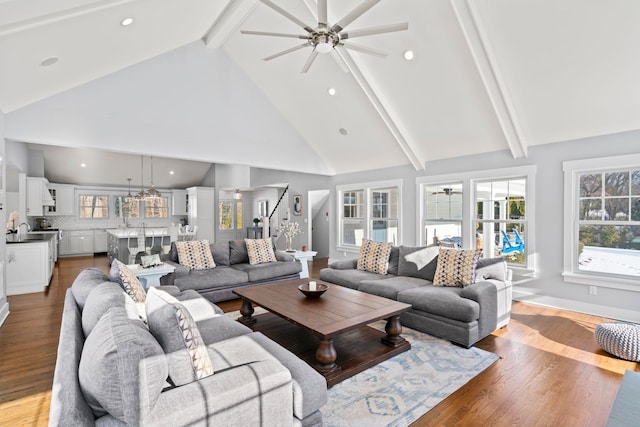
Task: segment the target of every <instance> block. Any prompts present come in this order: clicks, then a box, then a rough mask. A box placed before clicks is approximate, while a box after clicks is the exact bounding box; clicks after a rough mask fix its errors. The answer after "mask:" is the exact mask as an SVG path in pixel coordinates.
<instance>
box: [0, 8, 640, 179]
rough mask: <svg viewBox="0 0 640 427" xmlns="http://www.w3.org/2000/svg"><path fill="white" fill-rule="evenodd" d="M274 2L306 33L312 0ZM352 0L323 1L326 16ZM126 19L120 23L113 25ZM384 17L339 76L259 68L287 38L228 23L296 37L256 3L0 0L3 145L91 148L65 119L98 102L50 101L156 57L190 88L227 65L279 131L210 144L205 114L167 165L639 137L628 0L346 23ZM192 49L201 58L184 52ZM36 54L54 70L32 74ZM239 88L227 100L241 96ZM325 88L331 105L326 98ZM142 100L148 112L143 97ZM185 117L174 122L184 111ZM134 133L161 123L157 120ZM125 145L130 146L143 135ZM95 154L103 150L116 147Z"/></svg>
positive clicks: (402, 12)
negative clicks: (397, 27)
mask: <svg viewBox="0 0 640 427" xmlns="http://www.w3.org/2000/svg"><path fill="white" fill-rule="evenodd" d="M273 1H274V2H275V3H277V4H278V5H279V6H281V7H282V8H284V9H286V10H287V11H289V12H290V13H292V14H294V15H295V16H297V17H298V18H300V19H301V20H303V21H304V22H308V23H310V24H311V26H313V27H315V22H316V18H315V16H314V15H315V8H316V5H315V1H314V0H273ZM361 2H362V0H340V1H338V0H329V1H328V5H329V13H328V17H329V24H332V23H335V22H336V20H337V19H339V18H341V17H342V16H344V15H345V14H346V13H347V12H349V11H350V10H352V9H353V8H354V7H356V6H357V5H359V4H360V3H361ZM52 3H53V4H52ZM128 16H130V17H133V18H134V19H135V22H134V23H133V24H132V25H130V26H128V27H122V26H120V25H119V23H120V21H121V20H122V19H123V18H125V17H128ZM397 22H408V23H409V30H408V31H404V32H396V33H388V34H382V35H375V36H367V37H362V38H359V39H357V43H359V44H361V45H365V46H369V47H375V48H376V49H379V50H382V51H384V52H387V53H388V54H389V56H388V57H387V58H385V59H381V58H377V57H373V56H369V55H365V54H361V53H357V52H355V53H353V52H352V53H351V54H350V55H347V56H346V57H345V60H346V62H347V64H348V66H349V68H350V69H351V72H349V73H344V72H342V71H341V70H340V68H339V67H338V66H337V64H336V63H335V62H334V61H333V60H332V58H331V57H330V56H328V55H319V57H318V58H317V60H316V61H315V63H314V64H313V66H312V67H311V69H310V71H309V73H307V74H301V73H300V69H301V68H302V66H303V64H304V63H305V61H306V60H307V57H308V55H309V53H310V51H309V49H310V48H305V49H303V50H298V51H296V52H294V53H291V54H288V55H285V56H283V57H280V58H277V59H274V60H272V61H269V62H265V61H263V60H261V58H264V57H266V56H269V55H271V54H273V53H276V52H278V51H281V50H284V49H287V48H289V47H293V46H295V45H297V44H300V43H301V40H295V39H288V38H275V37H260V36H251V35H242V34H240V31H239V30H240V29H248V30H261V31H273V32H283V33H300V34H303V33H304V32H303V31H302V30H301V29H299V28H297V27H296V25H295V24H294V23H293V22H291V21H289V20H287V19H286V18H284V17H283V16H281V15H279V14H278V13H276V12H275V11H274V10H272V9H270V8H269V7H267V6H265V5H264V4H262V3H260V2H259V1H257V0H228V1H205V0H190V1H187V2H175V1H170V0H153V1H152V0H146V1H145V0H128V1H127V0H119V1H116V0H103V1H97V0H94V1H90V0H58V1H56V2H51V1H46V0H0V65H1V66H0V110H2V111H3V112H4V113H6V128H7V135H6V136H7V137H8V138H13V139H17V140H25V141H28V142H36V143H53V144H54V145H69V146H86V145H91V143H90V142H87V141H84V142H83V141H82V136H84V137H85V139H86V140H88V139H93V140H94V141H98V140H99V137H98V136H96V135H99V134H103V133H104V132H103V129H100V131H98V126H96V125H95V123H94V121H89V120H86V121H85V120H83V116H82V114H80V112H82V111H85V110H88V111H91V109H92V105H94V104H97V103H99V102H100V98H99V97H98V99H96V96H89V95H87V94H91V93H95V92H91V91H90V90H86V89H85V90H84V93H85V95H84V98H82V97H80V98H78V97H74V98H73V99H74V103H75V104H74V105H71V106H70V105H69V103H68V102H67V103H62V102H61V101H57V100H58V99H63V98H60V97H62V96H64V94H65V93H71V92H72V91H73V89H74V88H79V89H82V88H83V87H84V88H86V87H88V86H87V84H88V85H94V86H92V87H98V86H97V85H100V82H102V84H103V89H102V90H103V92H102V93H104V90H105V89H104V87H107V88H112V89H111V90H113V91H114V92H116V93H117V90H118V89H119V88H120V87H125V86H118V84H115V83H113V82H114V80H113V79H112V80H105V79H107V77H105V76H108V75H112V74H111V73H116V75H120V74H122V73H129V74H122V75H123V76H125V75H126V76H127V78H128V79H129V80H131V82H137V84H138V85H142V81H141V79H144V76H146V75H150V74H151V72H150V71H149V70H150V68H149V67H162V66H163V64H162V61H163V60H164V61H165V62H167V61H172V62H176V61H177V62H179V63H180V66H181V67H183V68H184V69H183V70H181V71H180V72H181V73H183V74H184V75H186V76H189V79H191V80H193V82H195V83H194V84H193V85H191V86H188V87H189V90H190V91H192V92H193V87H194V86H195V87H203V88H206V87H207V85H208V84H210V83H209V82H208V81H207V80H206V79H211V80H216V79H219V77H220V76H221V75H223V73H225V72H227V73H228V72H233V73H236V74H237V73H244V75H245V76H246V77H247V78H248V81H250V82H252V84H253V85H255V87H256V88H257V89H258V91H259V92H260V93H261V94H263V96H266V99H267V100H268V102H269V103H270V105H271V107H269V108H273V109H274V110H275V111H277V113H278V114H280V115H281V116H282V118H283V123H286V126H289V127H290V128H291V131H283V130H282V129H283V127H282V125H281V124H280V123H279V122H278V120H277V119H276V118H274V119H273V120H272V121H275V122H278V125H277V126H274V128H273V129H270V128H269V127H261V128H260V131H259V132H256V133H255V134H251V135H250V137H249V136H247V134H246V133H247V132H249V127H250V126H247V125H246V124H244V123H239V124H238V123H236V125H237V126H236V127H237V128H238V129H234V132H227V133H226V134H225V138H212V133H211V132H212V131H211V129H209V126H210V125H211V123H210V122H207V121H206V120H203V119H199V120H192V121H191V122H189V124H188V125H189V127H190V129H189V132H191V133H190V135H189V136H190V138H189V141H190V143H192V144H194V145H193V146H189V147H190V149H189V150H186V151H184V150H183V151H182V153H181V155H180V156H178V157H181V158H184V159H192V160H203V161H209V162H216V161H218V159H219V158H222V159H223V162H226V163H233V162H236V163H243V164H247V165H251V166H259V167H268V168H280V169H288V170H297V171H307V172H312V173H321V174H336V173H346V172H352V171H358V170H367V169H374V168H381V167H388V166H398V165H405V164H411V165H413V166H414V167H415V168H416V169H421V168H423V167H424V164H425V162H426V161H431V160H437V159H443V158H451V157H456V156H460V155H468V154H475V153H481V152H490V151H496V150H510V152H511V153H512V155H513V156H514V157H522V156H526V153H527V150H528V148H529V147H530V146H534V145H539V144H547V143H554V142H560V141H564V140H568V139H575V138H582V137H589V136H595V135H603V134H610V133H617V132H622V131H628V130H633V129H640V78H639V77H638V76H640V55H639V54H638V52H640V26H639V25H638V23H639V22H640V2H638V1H637V0H616V1H615V2H606V1H601V0H561V1H557V0H555V1H554V0H520V1H513V0H474V1H470V0H430V1H424V0H383V1H381V2H380V3H379V4H377V5H375V6H374V7H373V8H372V9H370V10H369V11H368V12H366V13H365V14H364V15H362V17H360V18H359V19H357V20H356V21H354V22H353V23H352V24H350V25H349V26H347V30H353V29H359V28H366V27H371V26H377V25H384V24H391V23H397ZM198 40H202V42H201V46H202V48H195V47H194V45H193V42H197V41H198ZM205 46H206V47H205ZM406 49H412V50H414V51H415V59H414V60H413V61H412V62H407V61H405V60H404V59H403V58H402V52H403V51H404V50H406ZM218 50H221V51H222V52H224V55H226V56H228V58H230V59H231V61H232V62H233V64H232V65H228V64H226V63H224V61H222V62H220V61H218V62H215V61H214V63H211V62H208V63H207V64H210V66H211V67H212V68H211V69H208V73H204V72H199V73H198V72H197V70H196V69H195V68H196V67H199V66H201V65H202V63H203V61H201V60H200V58H204V57H207V58H208V57H211V56H212V55H210V54H208V53H207V51H209V52H216V51H218ZM158 55H160V56H158ZM52 56H55V57H59V58H60V60H59V61H58V62H57V63H56V64H54V65H52V66H49V67H42V66H41V65H40V63H41V62H42V61H43V60H45V59H46V58H49V57H52ZM213 56H214V57H216V58H218V59H219V58H220V56H221V54H220V53H216V54H215V55H213ZM152 58H155V59H153V60H152ZM136 64H139V65H136ZM216 64H223V65H216ZM225 64H226V65H225ZM127 67H128V68H127ZM216 67H217V68H216ZM119 70H123V71H120V72H119V73H117V72H118V71H119ZM132 70H138V73H133V72H132ZM185 70H187V71H185ZM189 70H190V72H188V71H189ZM143 71H144V73H142V72H143ZM200 71H202V70H200ZM141 73H142V77H141V75H140V74H141ZM133 76H135V77H133ZM136 78H137V80H135V79H136ZM87 82H91V83H87ZM105 82H107V83H108V85H107V84H105ZM243 85H244V86H242V88H243V89H242V91H245V92H246V91H249V89H246V87H247V86H246V85H245V84H244V83H243ZM329 87H334V88H335V89H336V90H337V95H336V96H333V97H331V96H329V95H328V94H327V89H328V88H329ZM163 89H164V88H162V87H157V88H156V91H155V92H162V91H163ZM237 89H238V87H233V91H232V92H233V93H235V92H237V91H238V90H237ZM245 89H246V90H245ZM144 93H145V94H147V95H146V96H148V99H149V106H150V107H151V106H153V105H152V104H154V103H156V102H157V101H156V100H155V99H154V98H153V95H149V94H150V93H151V91H147V92H144ZM57 94H60V95H57ZM54 95H55V96H54ZM197 95H198V94H196V93H191V94H190V96H192V97H196V96H197ZM114 96H115V95H114ZM139 96H143V95H141V94H140V95H139ZM46 98H49V100H48V104H47V101H44V100H45V99H46ZM184 99H189V97H188V96H186V97H185V98H184ZM138 101H139V99H138ZM183 101H184V100H183ZM122 102H123V103H127V102H128V101H127V100H123V101H122ZM229 102H232V101H229ZM38 105H40V106H43V105H46V107H47V110H46V113H45V112H44V111H45V110H44V109H42V108H41V109H40V110H39V111H38V113H39V114H36V113H35V111H36V109H35V107H37V106H38ZM136 105H137V104H136ZM63 107H64V108H63ZM260 108H261V109H262V110H263V111H267V107H265V106H261V107H260ZM96 111H97V110H96ZM181 111H182V109H178V110H177V111H176V113H175V114H176V115H179V114H181ZM54 113H55V117H61V116H62V115H63V114H66V115H67V116H72V117H75V120H73V119H69V120H68V124H67V128H66V129H64V130H63V131H62V132H60V133H59V134H56V135H55V136H53V135H50V134H49V132H48V130H49V128H47V127H46V123H44V122H46V118H47V117H53V115H54ZM234 113H235V110H234ZM100 114H101V117H103V118H104V117H107V116H108V115H113V114H115V113H114V112H107V111H102V110H101V111H100ZM189 114H191V113H189ZM240 114H241V113H240ZM253 114H257V113H256V112H253ZM268 114H272V112H270V111H269V112H268ZM95 115H97V113H96V114H95ZM128 115H129V116H130V115H131V114H130V113H129V112H128ZM236 115H237V114H236ZM185 117H186V118H183V119H182V120H183V122H185V123H187V122H188V119H189V118H190V117H191V116H190V115H186V116H185ZM110 118H113V116H112V117H110ZM128 118H129V117H127V118H126V119H128ZM149 120H151V119H149ZM228 120H229V118H226V120H225V121H228ZM114 121H115V120H114ZM129 122H130V121H129V120H125V119H124V118H118V121H115V123H116V124H118V123H119V124H120V125H121V126H124V125H125V124H126V125H127V126H128V125H129ZM65 123H67V122H65ZM18 124H19V125H18ZM147 124H148V127H149V128H155V129H162V126H167V125H166V123H163V120H162V119H160V118H156V121H155V122H154V121H150V122H149V123H147ZM111 126H113V123H111ZM183 126H186V125H185V124H183ZM39 127H40V128H39ZM92 128H93V129H92ZM341 128H342V129H345V130H346V131H347V135H342V134H340V132H339V129H341ZM58 130H59V129H58ZM179 132H183V131H179ZM281 135H285V137H281ZM198 136H200V137H201V139H200V140H199V139H198ZM136 137H139V140H140V141H143V140H144V138H145V136H144V132H137V133H136ZM273 140H275V141H276V142H277V141H279V143H280V144H281V145H280V146H278V149H277V150H276V149H272V150H268V149H267V150H262V149H260V147H261V146H263V145H265V144H268V143H272V142H273ZM69 141H71V142H69ZM96 144H98V146H99V147H101V148H113V147H112V145H113V144H115V143H112V142H109V141H100V142H99V143H96ZM145 144H147V145H145ZM302 146H304V147H302ZM194 147H200V148H201V149H198V150H196V149H195V148H194ZM177 148H180V147H177ZM177 148H175V147H170V146H168V145H167V146H166V147H165V146H162V150H161V151H162V152H160V153H159V154H160V155H166V156H169V157H173V156H175V155H176V152H175V151H173V150H177ZM230 148H233V150H232V151H233V152H234V153H235V154H233V153H230V150H229V149H230ZM116 149H117V150H118V151H123V150H125V149H126V150H130V151H131V152H134V153H148V152H149V147H148V143H147V142H146V141H145V143H143V142H139V143H137V142H136V140H135V138H132V140H131V141H127V142H126V144H124V145H123V147H118V148H116ZM287 152H291V153H293V154H292V155H290V156H287V154H286V153H287ZM283 153H284V154H283ZM296 159H297V160H298V161H296Z"/></svg>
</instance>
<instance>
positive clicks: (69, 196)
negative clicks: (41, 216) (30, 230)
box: [45, 184, 76, 216]
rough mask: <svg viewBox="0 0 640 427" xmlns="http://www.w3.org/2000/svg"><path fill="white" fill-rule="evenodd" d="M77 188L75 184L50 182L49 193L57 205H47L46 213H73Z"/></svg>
mask: <svg viewBox="0 0 640 427" xmlns="http://www.w3.org/2000/svg"><path fill="white" fill-rule="evenodd" d="M75 188H76V187H75V186H74V185H67V184H49V193H50V194H51V197H52V198H53V201H54V202H55V205H53V206H46V207H45V215H51V216H53V215H73V213H74V207H75V200H74V194H75Z"/></svg>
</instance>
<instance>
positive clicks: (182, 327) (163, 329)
mask: <svg viewBox="0 0 640 427" xmlns="http://www.w3.org/2000/svg"><path fill="white" fill-rule="evenodd" d="M147 311H148V313H147V316H148V318H149V330H150V331H151V333H152V334H153V335H154V336H155V337H156V339H157V340H158V342H159V343H160V345H161V346H162V349H163V350H164V352H165V354H166V355H167V358H168V360H169V377H170V378H171V380H172V381H173V382H174V384H175V385H184V384H188V383H190V382H193V381H197V380H199V379H202V378H205V377H208V376H210V375H213V374H214V371H213V364H212V363H211V358H210V357H209V352H208V351H207V346H206V345H205V343H204V340H203V339H202V336H201V335H200V331H199V329H198V326H197V325H196V322H195V321H194V320H193V317H192V316H191V313H190V312H189V310H187V309H186V308H185V306H184V305H182V304H181V303H180V301H178V300H177V299H176V298H174V297H173V296H171V295H169V294H168V293H166V292H164V291H161V290H158V289H156V288H151V289H149V298H148V299H147Z"/></svg>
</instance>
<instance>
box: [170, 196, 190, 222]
mask: <svg viewBox="0 0 640 427" xmlns="http://www.w3.org/2000/svg"><path fill="white" fill-rule="evenodd" d="M171 214H172V215H174V216H185V215H188V214H189V193H188V191H187V190H171Z"/></svg>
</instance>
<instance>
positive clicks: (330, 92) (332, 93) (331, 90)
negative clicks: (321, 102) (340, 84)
mask: <svg viewBox="0 0 640 427" xmlns="http://www.w3.org/2000/svg"><path fill="white" fill-rule="evenodd" d="M327 92H328V93H329V95H331V96H334V95H335V94H336V88H335V87H330V88H329V89H327Z"/></svg>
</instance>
